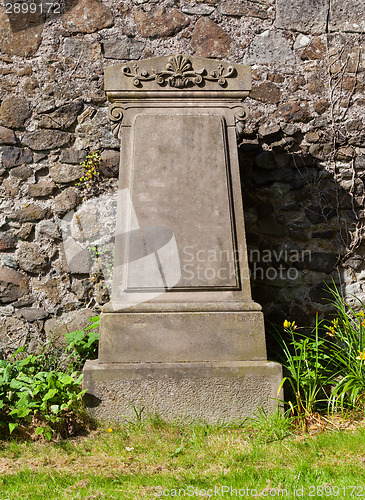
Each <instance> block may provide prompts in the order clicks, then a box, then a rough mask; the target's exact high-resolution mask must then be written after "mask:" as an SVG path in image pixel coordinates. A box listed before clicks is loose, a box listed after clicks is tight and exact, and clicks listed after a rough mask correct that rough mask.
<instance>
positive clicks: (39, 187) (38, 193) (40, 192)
mask: <svg viewBox="0 0 365 500" xmlns="http://www.w3.org/2000/svg"><path fill="white" fill-rule="evenodd" d="M55 187H56V186H55V183H54V182H49V181H41V182H38V183H37V184H31V185H30V186H29V188H28V194H29V196H32V197H33V198H44V197H46V196H50V195H51V194H52V193H53V191H54V189H55Z"/></svg>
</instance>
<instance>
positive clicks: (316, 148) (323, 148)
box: [309, 143, 332, 160]
mask: <svg viewBox="0 0 365 500" xmlns="http://www.w3.org/2000/svg"><path fill="white" fill-rule="evenodd" d="M331 151H332V144H330V143H326V144H312V145H311V146H310V148H309V153H310V154H311V155H312V156H313V158H317V159H318V160H325V159H326V156H327V155H329V154H330V153H331Z"/></svg>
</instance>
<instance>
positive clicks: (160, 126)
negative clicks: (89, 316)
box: [84, 55, 281, 422]
mask: <svg viewBox="0 0 365 500" xmlns="http://www.w3.org/2000/svg"><path fill="white" fill-rule="evenodd" d="M250 90H251V71H250V68H249V67H248V66H243V65H238V64H229V63H225V62H221V61H216V60H212V59H203V58H199V57H194V56H184V55H175V56H171V57H158V58H154V59H147V60H142V61H138V62H136V63H128V64H124V65H117V66H110V67H107V68H106V71H105V91H106V94H107V97H108V100H109V101H110V103H111V104H110V107H109V119H110V122H111V126H112V128H113V131H114V134H115V135H116V136H117V137H119V139H120V143H121V153H120V174H119V194H118V213H117V226H116V236H115V261H114V273H113V291H112V296H111V302H110V303H108V304H107V305H106V306H104V308H103V312H102V314H101V325H100V345H99V358H98V359H97V360H96V361H88V362H87V363H86V365H85V369H84V388H85V389H86V390H87V398H86V401H87V404H88V406H89V408H90V412H91V413H92V414H93V415H94V416H97V417H101V418H107V419H114V420H118V419H121V418H122V417H123V416H129V417H130V416H132V415H133V407H134V408H138V409H141V408H145V410H146V413H148V412H149V413H152V414H153V413H158V414H159V415H160V416H162V417H163V418H168V419H174V418H176V417H190V418H193V419H202V420H205V421H210V422H214V421H218V420H221V421H223V420H225V421H231V420H237V419H242V418H244V417H246V416H248V415H250V414H252V413H254V412H255V411H257V409H258V407H259V406H261V407H263V408H264V409H266V410H268V411H270V410H273V409H274V408H275V407H276V404H277V403H276V401H275V398H277V390H278V387H279V384H280V381H281V366H280V365H279V364H277V363H273V362H268V361H267V358H266V346H265V335H264V324H263V314H262V312H261V307H260V306H259V305H258V304H256V303H255V302H253V300H252V298H251V290H250V279H249V270H248V262H247V251H246V243H245V231H244V218H243V207H242V194H241V186H240V175H239V165H238V153H237V137H239V136H240V134H241V133H242V131H243V129H244V121H245V117H246V116H247V109H246V107H245V106H244V105H243V103H242V101H243V100H244V99H245V97H247V95H248V94H249V91H250Z"/></svg>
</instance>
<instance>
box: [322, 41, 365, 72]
mask: <svg viewBox="0 0 365 500" xmlns="http://www.w3.org/2000/svg"><path fill="white" fill-rule="evenodd" d="M329 55H330V63H331V67H330V71H331V73H332V74H337V73H338V72H340V71H341V72H342V71H344V72H345V73H356V72H358V71H361V70H363V69H365V51H364V50H361V48H360V47H357V46H355V47H354V46H352V47H330V49H329Z"/></svg>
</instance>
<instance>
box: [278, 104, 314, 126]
mask: <svg viewBox="0 0 365 500" xmlns="http://www.w3.org/2000/svg"><path fill="white" fill-rule="evenodd" d="M276 115H277V117H278V118H283V119H284V120H285V121H287V122H304V123H306V122H308V121H310V120H311V119H312V116H311V115H310V113H309V107H308V103H307V101H288V102H284V103H281V104H279V106H278V109H277V112H276Z"/></svg>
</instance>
